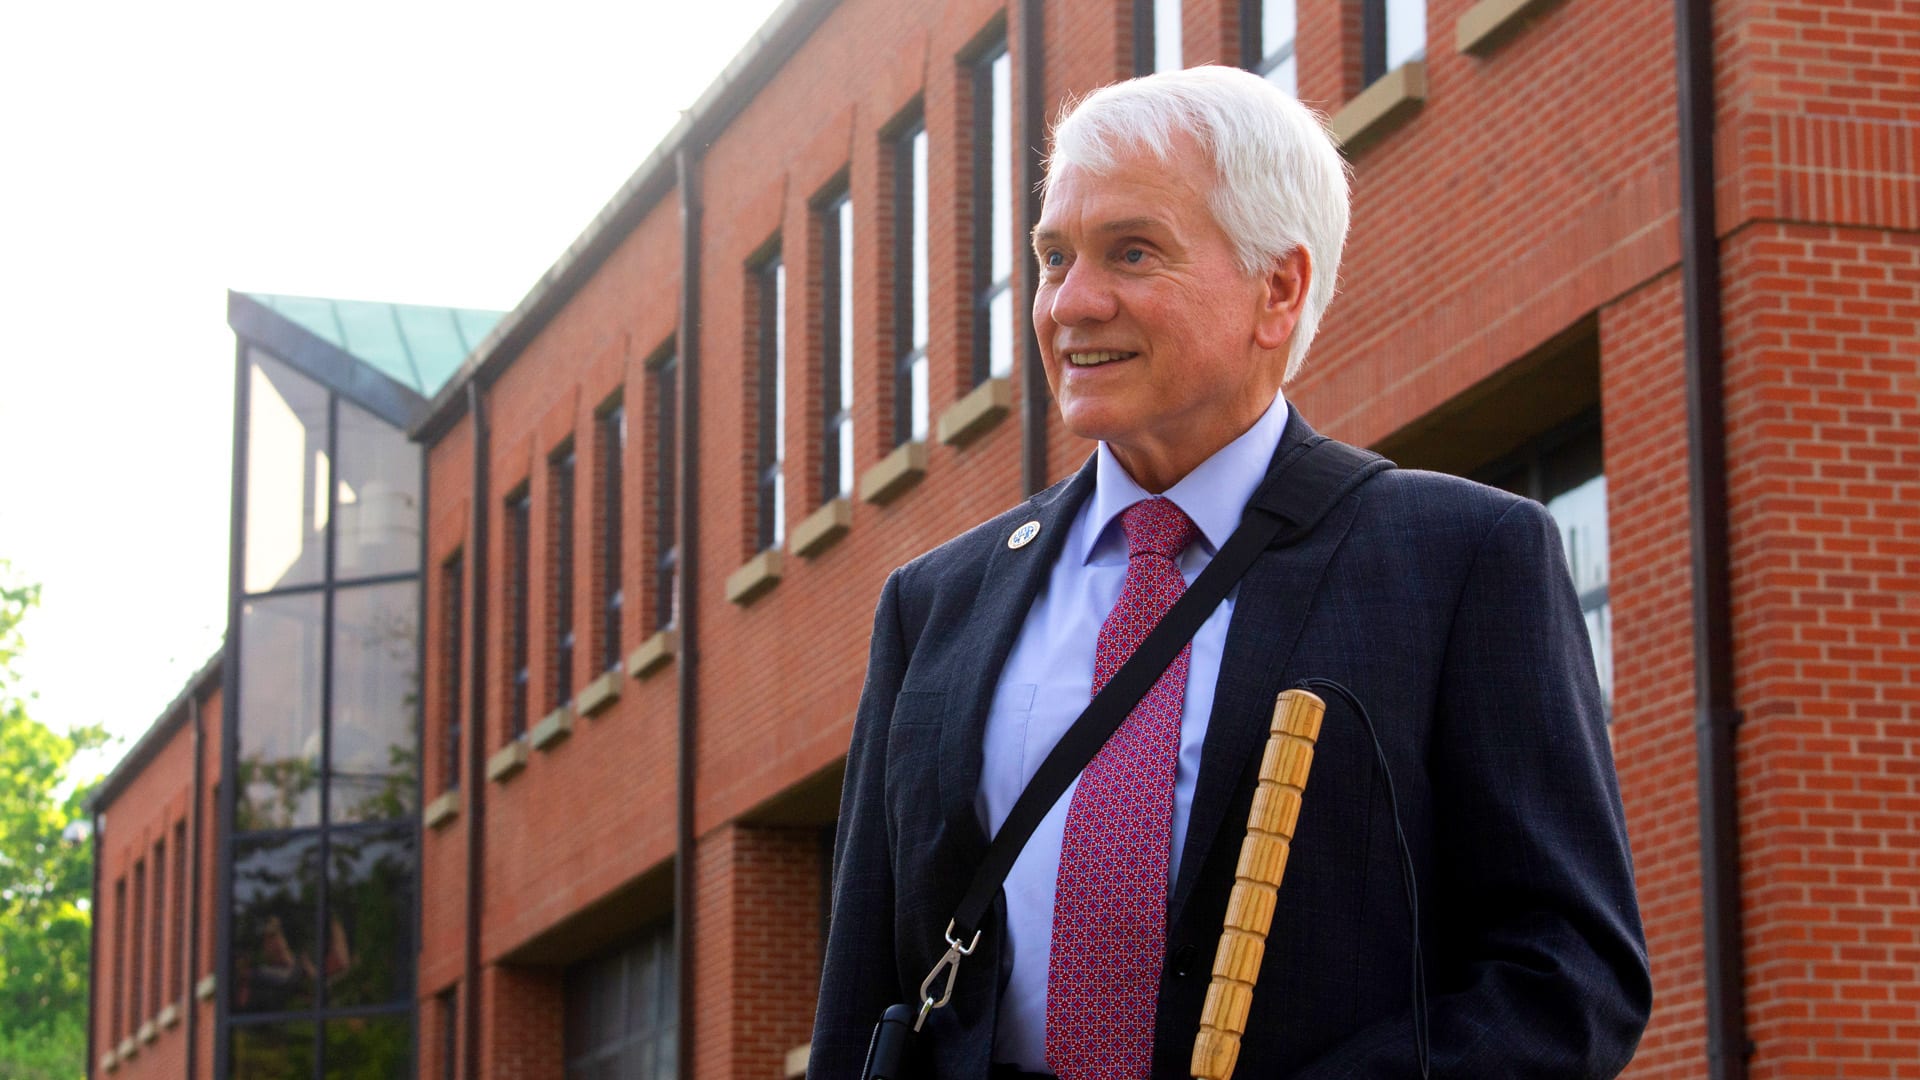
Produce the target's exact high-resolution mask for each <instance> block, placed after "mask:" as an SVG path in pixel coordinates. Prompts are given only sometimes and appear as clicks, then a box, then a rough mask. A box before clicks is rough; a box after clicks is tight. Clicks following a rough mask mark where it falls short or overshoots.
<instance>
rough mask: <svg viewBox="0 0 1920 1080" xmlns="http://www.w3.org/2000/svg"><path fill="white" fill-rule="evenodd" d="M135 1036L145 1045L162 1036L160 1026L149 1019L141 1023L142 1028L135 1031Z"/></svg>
mask: <svg viewBox="0 0 1920 1080" xmlns="http://www.w3.org/2000/svg"><path fill="white" fill-rule="evenodd" d="M133 1037H134V1038H136V1039H139V1040H140V1045H142V1046H145V1045H146V1044H148V1043H150V1042H152V1041H153V1040H155V1039H157V1038H159V1037H160V1027H159V1025H157V1024H155V1023H154V1022H153V1021H151V1020H149V1021H147V1022H146V1023H144V1024H141V1025H140V1030H139V1031H136V1032H134V1035H133Z"/></svg>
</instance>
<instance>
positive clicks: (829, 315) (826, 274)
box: [820, 192, 853, 503]
mask: <svg viewBox="0 0 1920 1080" xmlns="http://www.w3.org/2000/svg"><path fill="white" fill-rule="evenodd" d="M820 316H821V317H820V340H821V344H822V346H823V347H822V350H821V356H820V384H821V385H820V405H821V413H822V415H823V416H824V418H825V423H826V430H825V431H824V432H822V442H821V444H820V445H821V454H820V470H821V476H820V501H821V502H823V503H824V502H831V501H833V500H834V499H837V498H840V497H841V496H843V495H850V494H852V493H853V200H852V197H851V196H849V195H847V194H846V193H844V192H843V193H841V194H840V195H839V196H838V197H837V198H834V199H831V200H829V201H828V202H827V203H826V205H825V206H824V207H823V208H822V209H821V212H820Z"/></svg>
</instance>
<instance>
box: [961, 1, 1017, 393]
mask: <svg viewBox="0 0 1920 1080" xmlns="http://www.w3.org/2000/svg"><path fill="white" fill-rule="evenodd" d="M1001 65H1005V69H1004V70H1005V73H1006V83H1007V85H1006V91H1007V92H1006V93H1005V94H1004V95H1003V94H1001V93H999V92H998V90H999V70H998V69H999V68H1000V66H1001ZM969 78H970V79H971V84H972V90H973V148H972V149H973V154H972V162H973V214H972V220H973V267H972V270H973V281H972V286H973V287H972V290H971V291H972V299H973V311H972V318H973V385H975V386H979V385H980V384H981V383H984V382H986V381H987V380H988V379H993V378H1008V377H1011V376H1012V374H1013V353H1014V337H1015V335H1016V334H1017V332H1018V331H1017V329H1016V328H1015V324H1016V323H1017V320H1018V312H1017V311H1016V312H1014V313H1013V317H1012V318H1010V319H1009V320H1008V330H1009V333H1008V336H1007V340H1006V343H1005V344H1006V369H1005V370H1003V371H996V370H994V364H993V346H994V341H993V305H994V303H995V301H997V300H999V299H1000V297H1001V296H1003V295H1005V296H1008V297H1009V298H1011V296H1012V293H1013V273H1014V264H1015V263H1016V262H1018V261H1019V255H1018V253H1017V250H1016V249H1017V248H1018V245H1017V244H1015V243H1014V240H1013V223H1014V220H1015V214H1016V207H1015V204H1014V203H1015V200H1014V196H1013V159H1012V156H1011V150H1012V145H1013V54H1012V51H1011V50H1010V49H1009V48H1008V46H1007V38H1006V35H1005V33H1002V34H1001V35H1000V36H999V37H997V38H996V39H995V40H993V41H992V42H990V43H989V44H987V45H986V46H985V47H984V48H982V49H981V50H980V52H979V53H978V54H976V55H975V56H974V57H973V59H972V60H971V61H970V71H969ZM1002 114H1004V117H1005V120H1006V125H1005V130H1006V134H1007V139H1006V142H1005V144H1004V145H1003V144H1002V142H1001V140H1000V139H999V137H998V136H999V134H1000V131H1001V125H1000V124H999V123H998V121H999V120H1000V119H1001V116H1002ZM1002 172H1004V173H1005V177H1006V181H1007V184H1006V191H1005V193H1004V194H1005V195H1006V199H1005V201H1004V202H1002V201H1001V199H1000V198H999V196H1000V195H1001V194H1002V192H1001V191H1000V190H999V189H998V186H997V184H996V181H998V180H999V179H1000V176H1001V173H1002ZM996 242H1004V243H1005V245H1006V256H1007V258H1006V267H1005V271H1006V272H1005V274H1004V275H1002V276H998V277H996V276H995V273H994V272H995V270H997V269H999V267H996V266H995V265H994V256H995V254H997V252H996V250H995V247H994V245H995V243H996Z"/></svg>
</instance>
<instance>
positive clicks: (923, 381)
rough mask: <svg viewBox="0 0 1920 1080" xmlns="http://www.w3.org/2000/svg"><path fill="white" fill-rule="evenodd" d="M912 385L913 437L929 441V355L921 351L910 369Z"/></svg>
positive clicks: (910, 390) (917, 439)
mask: <svg viewBox="0 0 1920 1080" xmlns="http://www.w3.org/2000/svg"><path fill="white" fill-rule="evenodd" d="M910 378H911V382H912V384H913V385H912V387H911V388H910V389H909V391H908V393H909V395H910V396H911V399H912V401H913V425H912V429H911V430H912V431H913V439H914V441H915V442H926V441H927V412H928V408H929V406H928V404H927V355H926V353H924V352H923V353H921V354H920V355H919V356H916V357H914V358H913V367H912V368H911V369H910Z"/></svg>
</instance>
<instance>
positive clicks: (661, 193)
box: [102, 0, 1920, 1080]
mask: <svg viewBox="0 0 1920 1080" xmlns="http://www.w3.org/2000/svg"><path fill="white" fill-rule="evenodd" d="M1680 6H1681V8H1682V9H1687V10H1697V11H1701V12H1706V11H1707V9H1708V5H1707V4H1706V3H1704V2H1703V3H1700V4H1692V5H1689V4H1685V3H1683V4H1682V5H1680ZM1710 16H1711V23H1710V26H1709V27H1705V28H1692V27H1688V28H1686V29H1685V32H1682V31H1681V28H1677V26H1676V15H1675V11H1674V9H1672V8H1669V7H1668V6H1667V5H1661V4H1638V3H1624V2H1617V0H1616V2H1599V3H1570V2H1560V3H1553V2H1540V0H1430V2H1429V3H1426V4H1425V5H1421V4H1419V3H1417V2H1400V0H1297V4H1295V3H1287V2H1285V0H1277V2H1276V0H1270V2H1257V0H1184V2H1173V0H1159V2H1154V0H1140V2H1138V3H1135V2H1134V0H1058V2H1056V3H1051V4H1043V3H1040V2H1038V0H1019V2H1014V3H1006V2H1002V3H993V2H989V0H945V2H942V3H937V4H935V3H929V4H911V5H908V4H897V3H889V2H886V0H839V2H832V0H791V2H789V3H787V4H786V5H784V6H783V7H782V8H781V9H780V10H779V12H777V13H776V14H775V16H774V17H773V18H772V20H771V21H770V22H769V24H768V25H767V26H766V27H765V28H763V30H762V32H761V33H760V35H759V36H758V37H757V38H756V40H755V42H754V43H753V44H752V45H751V46H749V48H748V49H747V50H746V51H745V52H744V53H743V54H742V55H741V57H740V58H739V59H738V60H737V61H736V62H735V63H734V64H733V65H732V66H731V67H730V68H729V69H728V70H727V72H726V73H725V74H724V75H723V76H722V77H721V79H720V80H719V81H718V82H717V83H716V84H715V85H714V86H713V87H712V88H711V89H710V90H709V91H708V92H707V94H706V95H705V96H704V97H703V98H702V99H701V100H700V102H699V103H698V104H697V105H696V106H695V107H694V109H693V110H692V111H691V112H690V113H689V114H688V116H687V117H686V119H685V120H684V121H683V123H682V124H681V125H680V127H678V128H677V129H676V130H675V131H674V132H673V133H672V134H671V135H669V136H668V138H667V139H666V141H665V142H664V143H663V144H662V145H661V146H660V147H659V149H657V150H656V151H655V152H654V154H653V155H652V156H651V157H649V158H648V160H647V161H646V162H644V163H643V164H642V165H641V166H640V168H639V170H638V171H637V172H636V173H635V174H634V177H633V179H632V180H631V181H630V182H629V183H628V184H627V185H626V186H625V187H624V188H623V189H622V190H621V191H620V192H619V193H618V194H617V195H616V196H615V198H614V199H613V200H612V201H611V202H610V203H609V204H608V206H607V208H606V209H605V210H604V211H603V212H602V213H601V214H600V216H599V217H598V218H596V219H595V221H594V222H593V223H592V224H591V225H590V226H589V227H588V229H587V231H586V232H585V233H584V234H583V235H582V236H581V238H580V240H579V241H578V242H576V244H575V245H574V247H573V248H572V249H571V250H570V251H569V252H568V253H567V255H566V256H565V257H564V258H563V259H562V260H561V261H560V263H558V264H557V265H556V266H555V267H554V268H553V269H552V270H551V271H550V273H549V274H548V275H547V277H546V278H545V279H544V280H543V281H542V282H541V283H540V285H539V286H537V287H536V288H535V290H534V291H533V292H532V293H530V294H529V295H528V296H527V298H526V299H525V300H524V301H523V302H522V303H521V304H520V306H519V307H518V308H516V310H515V311H513V312H512V313H510V314H509V315H508V316H506V318H505V319H504V320H503V321H502V322H501V323H500V324H499V325H498V326H497V327H495V328H494V329H493V331H492V332H491V333H490V334H489V335H488V336H487V337H486V339H485V340H484V341H483V342H481V343H480V345H479V346H478V348H477V349H475V350H474V351H473V352H472V354H471V355H470V356H469V357H468V358H467V360H466V362H465V363H464V365H463V366H462V367H461V369H460V370H459V371H458V372H457V373H456V374H455V375H454V376H453V378H452V379H451V381H450V382H448V383H447V384H446V386H445V387H444V388H443V389H441V390H439V391H438V392H437V393H436V394H434V395H433V397H432V401H431V404H430V405H429V406H428V407H427V408H426V410H425V411H424V413H423V419H421V420H420V421H419V422H418V423H416V424H415V425H414V426H413V427H412V433H413V435H414V436H415V438H416V439H417V440H418V441H419V442H420V443H421V444H422V446H423V447H424V452H425V466H424V468H425V474H424V475H425V480H424V497H423V507H424V509H423V511H422V518H423V532H424V551H423V558H422V560H421V565H422V567H423V571H422V574H421V578H420V581H421V584H422V586H423V590H424V601H423V605H422V606H423V610H424V634H423V646H422V650H421V656H422V661H423V666H422V667H421V668H420V669H419V670H420V681H419V685H420V691H421V692H420V695H419V697H420V703H421V709H420V713H421V719H420V723H421V728H420V741H419V744H418V745H419V749H420V759H419V760H420V783H421V787H422V790H421V792H420V805H421V813H420V821H421V824H420V828H419V835H418V847H417V850H418V859H419V870H418V872H419V881H420V895H421V903H420V921H419V927H418V963H417V971H416V973H415V978H414V984H413V985H414V987H415V991H414V992H415V1004H416V1009H415V1011H414V1017H415V1029H414V1038H415V1043H416V1046H417V1059H416V1064H417V1069H418V1074H419V1075H421V1076H423V1077H435V1078H438V1077H443V1076H445V1077H482V1076H485V1077H519V1076H525V1077H552V1078H555V1080H558V1078H560V1077H569V1078H571V1077H576V1076H581V1077H584V1076H603V1075H605V1076H613V1075H617V1076H636V1077H654V1076H666V1075H688V1076H700V1077H775V1076H780V1075H783V1074H785V1073H790V1072H793V1071H795V1070H796V1069H798V1068H800V1067H802V1066H803V1063H804V1059H805V1051H804V1047H805V1045H806V1042H807V1039H808V1027H809V1024H810V1021H811V1017H812V1015H813V1008H814V1000H813V998H814V987H815V981H816V979H817V973H818V966H819V948H820V941H821V938H822V930H823V927H824V921H825V919H826V915H827V913H826V912H825V911H824V910H823V907H824V903H823V897H824V893H825V888H824V883H825V874H826V871H825V867H826V860H827V857H828V852H829V850H830V842H831V840H830V828H831V822H832V820H833V816H834V813H835V809H836V801H837V796H838V781H839V775H840V759H841V755H842V753H843V751H844V749H845V747H846V744H847V741H848V737H849V733H850V725H851V719H852V714H853V710H854V706H855V702H856V700H857V697H858V694H859V689H860V683H861V677H862V673H863V669H864V664H865V647H866V635H867V630H868V622H869V619H870V614H871V610H872V604H873V601H874V599H875V597H876V596H877V594H878V590H879V587H880V583H881V581H882V580H883V578H884V575H885V574H886V572H887V571H888V570H889V569H890V568H891V567H893V566H895V565H897V564H899V563H901V562H903V561H905V560H906V559H908V558H910V557H912V556H913V555H915V554H917V553H919V552H921V551H923V550H925V549H927V548H928V547H930V546H932V545H934V544H935V543H937V542H939V541H940V540H942V539H944V538H946V537H947V536H950V535H952V534H954V533H956V532H958V531H960V530H961V529H962V528H964V527H966V526H968V525H970V524H972V523H974V522H976V521H978V520H981V519H983V518H985V517H987V516H989V515H991V514H993V513H995V512H997V511H999V510H1001V509H1004V508H1006V507H1008V506H1011V505H1013V504H1015V503H1016V502H1018V501H1019V500H1020V499H1021V498H1023V497H1024V496H1025V495H1026V494H1027V493H1028V492H1030V491H1032V490H1035V489H1037V488H1038V487H1041V486H1044V485H1045V484H1046V483H1048V482H1050V481H1052V480H1054V479H1057V478H1059V477H1061V476H1063V475H1065V474H1067V473H1068V472H1069V471H1071V470H1072V469H1073V468H1074V467H1076V466H1077V465H1078V464H1079V462H1080V461H1081V460H1082V459H1083V458H1084V456H1085V455H1086V453H1087V452H1088V450H1089V447H1088V446H1087V445H1086V444H1084V443H1082V442H1079V441H1077V440H1075V439H1074V438H1072V437H1071V436H1069V435H1068V434H1067V433H1066V432H1064V431H1063V430H1062V428H1061V426H1060V424H1059V423H1058V421H1057V419H1056V418H1051V417H1049V415H1048V413H1049V409H1050V405H1049V402H1048V401H1047V399H1046V395H1045V388H1044V383H1043V381H1042V380H1041V379H1040V377H1039V373H1038V372H1037V370H1036V365H1034V364H1032V363H1031V362H1030V358H1031V357H1032V356H1033V352H1032V345H1031V341H1030V338H1029V332H1028V330H1027V329H1026V325H1025V316H1024V310H1025V308H1026V304H1027V298H1029V297H1030V296H1031V289H1032V281H1031V275H1030V269H1029V264H1028V262H1027V260H1025V259H1023V258H1022V257H1021V256H1020V254H1019V253H1020V252H1021V250H1022V247H1023V244H1022V241H1021V239H1020V238H1021V237H1022V236H1023V235H1024V232H1025V230H1026V229H1027V228H1028V227H1029V226H1030V224H1031V221H1032V217H1033V215H1034V213H1035V212H1036V209H1037V208H1036V206H1035V204H1034V202H1033V200H1032V199H1031V198H1030V197H1029V196H1028V195H1027V194H1026V193H1028V192H1030V191H1031V190H1032V188H1033V184H1034V182H1035V181H1036V180H1037V179H1038V172H1037V160H1036V157H1035V155H1034V154H1033V153H1032V152H1031V149H1032V148H1034V147H1038V146H1040V145H1042V143H1043V126H1044V121H1045V120H1046V119H1047V118H1049V117H1051V116H1052V115H1054V114H1055V112H1056V111H1057V110H1058V108H1059V106H1060V104H1061V103H1062V102H1063V101H1064V100H1066V99H1067V98H1068V97H1069V96H1070V95H1072V94H1074V93H1075V92H1079V91H1084V90H1087V89H1090V88H1092V87H1095V86H1098V85H1101V84H1104V83H1107V82H1110V81H1113V80H1115V79H1118V78H1122V77H1125V76H1128V75H1130V74H1133V73H1134V72H1136V71H1139V70H1147V69H1149V68H1151V67H1153V66H1154V65H1155V64H1162V65H1164V64H1167V63H1170V62H1176V61H1177V62H1180V63H1184V64H1196V63H1202V62H1209V61H1214V62H1225V63H1236V64H1243V65H1246V66H1249V67H1253V68H1255V69H1256V70H1260V71H1262V72H1263V73H1264V74H1267V75H1269V77H1272V78H1275V79H1278V80H1282V81H1283V82H1284V81H1290V82H1291V84H1292V85H1294V86H1295V87H1297V91H1298V93H1299V94H1300V96H1301V97H1302V98H1303V99H1305V100H1307V101H1308V102H1310V103H1312V104H1315V105H1316V106H1318V107H1320V108H1321V109H1323V110H1324V111H1326V112H1327V113H1328V114H1329V116H1330V118H1331V125H1332V127H1333V129H1334V131H1335V132H1336V134H1337V136H1338V137H1339V138H1340V139H1341V141H1342V143H1343V145H1344V146H1345V148H1346V150H1347V152H1348V156H1349V159H1350V161H1351V163H1352V167H1353V176H1354V224H1353V233H1352V238H1351V240H1350V242H1349V245H1348V248H1347V254H1346V259H1345V262H1344V265H1343V266H1342V282H1341V295H1340V297H1339V298H1338V299H1337V300H1336V301H1335V302H1334V304H1333V306H1332V307H1331V309H1330V310H1329V312H1328V315H1327V319H1326V322H1325V324H1324V326H1323V328H1322V331H1321V334H1320V337H1319V339H1318V340H1317V341H1316V342H1315V348H1314V351H1313V355H1312V357H1311V358H1310V360H1309V363H1308V366H1307V369H1306V371H1305V373H1304V375H1303V376H1302V378H1301V379H1300V380H1298V381H1297V382H1296V383H1295V384H1294V385H1292V386H1291V387H1290V388H1289V390H1288V397H1289V399H1290V400H1291V401H1292V402H1293V403H1294V405H1295V406H1296V407H1298V408H1299V409H1300V411H1301V413H1302V414H1303V415H1304V416H1306V417H1307V418H1308V419H1309V420H1310V421H1311V422H1312V423H1313V424H1314V425H1315V426H1316V428H1318V429H1319V430H1321V431H1324V432H1328V433H1330V434H1333V435H1335V436H1337V437H1340V438H1344V439H1347V440H1349V441H1352V442H1356V443H1361V444H1365V445H1370V446H1373V447H1376V448H1379V449H1381V450H1382V451H1384V452H1386V453H1387V454H1388V455H1389V456H1391V457H1394V458H1395V459H1396V460H1398V461H1399V462H1400V463H1401V464H1403V465H1409V466H1421V467H1427V468H1438V469H1445V470H1448V471H1454V472H1460V473H1463V474H1467V475H1472V476H1476V477H1479V478H1482V479H1485V480H1488V481H1489V482H1495V483H1500V484H1503V485H1506V486H1510V487H1513V488H1515V489H1516V490H1521V491H1523V492H1524V493H1527V494H1530V495H1533V496H1534V497H1537V498H1540V499H1542V500H1543V501H1545V502H1547V504H1548V506H1549V508H1550V509H1552V510H1553V511H1554V512H1555V514H1556V516H1557V517H1559V518H1560V520H1561V523H1562V525H1563V531H1564V533H1565V535H1566V539H1567V543H1568V548H1569V556H1570V561H1571V562H1572V564H1573V567H1574V570H1575V574H1576V579H1577V580H1576V584H1577V586H1578V587H1579V589H1580V591H1581V595H1582V599H1583V605H1584V606H1585V607H1586V608H1587V610H1588V618H1589V627H1590V629H1591V630H1592V632H1593V636H1594V638H1595V641H1596V662H1597V663H1599V664H1600V665H1601V671H1602V677H1603V684H1604V685H1606V686H1608V687H1609V689H1610V696H1611V704H1612V710H1613V727H1612V731H1613V740H1614V748H1615V754H1616V763H1617V766H1618V770H1619V774H1620V783H1621V788H1622V793H1623V799H1624V801H1625V805H1626V810H1627V817H1628V825H1629V830H1630V833H1631V836H1632V839H1633V844H1634V854H1635V859H1636V872H1637V877H1638V885H1639V891H1640V900H1641V907H1642V914H1643V917H1644V919H1645V923H1646V929H1647V935H1648V944H1649V948H1650V951H1651V954H1652V962H1653V972H1654V980H1655V993H1656V998H1655V1006H1654V1013H1653V1017H1652V1021H1651V1024H1650V1026H1649V1027H1648V1029H1647V1032H1646V1035H1645V1038H1644V1040H1643V1041H1642V1044H1641V1047H1640V1051H1639V1054H1638V1056H1637V1058H1636V1059H1635V1062H1634V1065H1633V1066H1632V1068H1631V1070H1630V1073H1629V1075H1633V1076H1646V1077H1654V1076H1659V1077H1669V1076H1672V1077H1679V1076H1696V1075H1714V1076H1743V1075H1751V1076H1754V1077H1775V1076H1808V1075H1815V1076H1845V1075H1860V1076H1920V1049H1916V1048H1917V1047H1920V755H1916V753H1915V751H1916V742H1920V680H1917V679H1916V675H1915V672H1916V671H1920V420H1916V416H1920V411H1917V410H1920V135H1916V131H1917V130H1920V126H1917V125H1916V122H1917V121H1920V12H1916V11H1914V10H1913V9H1912V7H1911V5H1902V4H1900V3H1897V2H1893V0H1766V2H1760V0H1717V2H1713V3H1712V4H1711V10H1710ZM155 760H157V758H156V759H155ZM129 790H131V789H129ZM109 835H111V834H109ZM145 842H146V841H144V840H143V841H142V843H145ZM102 880H103V881H107V880H110V879H109V878H108V877H105V876H103V878H102ZM107 906H108V908H109V909H111V904H108V905H107ZM107 918H108V919H109V920H110V919H111V915H110V914H109V915H108V916H107ZM103 956H104V954H103ZM302 1030H303V1031H304V1030H305V1029H302ZM123 1067H125V1066H123ZM261 1075H267V1074H266V1073H261Z"/></svg>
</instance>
